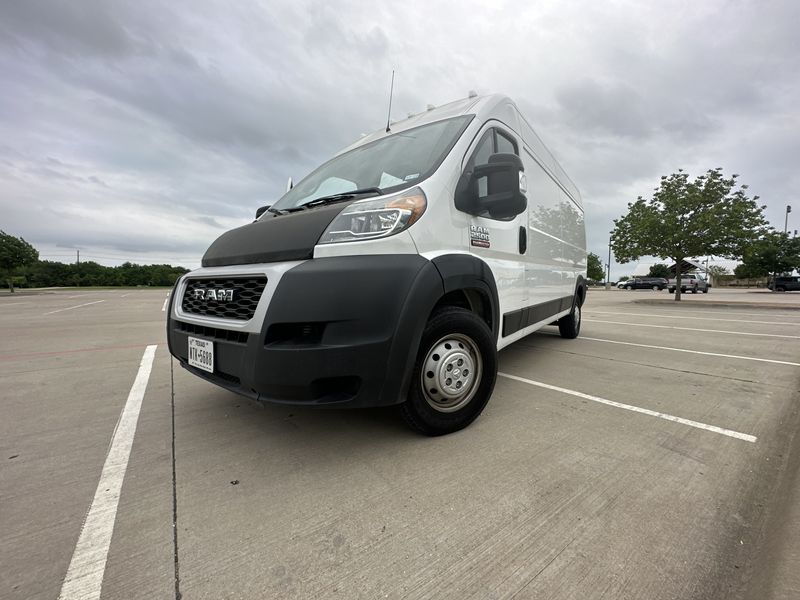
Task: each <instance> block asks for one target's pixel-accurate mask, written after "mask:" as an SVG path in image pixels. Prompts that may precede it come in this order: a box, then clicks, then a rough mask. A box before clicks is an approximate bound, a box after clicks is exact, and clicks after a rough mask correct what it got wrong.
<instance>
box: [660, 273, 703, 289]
mask: <svg viewBox="0 0 800 600" xmlns="http://www.w3.org/2000/svg"><path fill="white" fill-rule="evenodd" d="M676 286H677V280H676V279H670V280H669V283H668V284H667V290H668V291H669V293H670V294H674V293H675V288H676ZM709 287H711V286H709V285H708V282H707V281H706V280H705V279H703V278H702V277H700V275H698V274H697V273H682V274H681V293H684V292H692V293H693V294H696V293H697V292H703V293H704V294H707V293H708V288H709Z"/></svg>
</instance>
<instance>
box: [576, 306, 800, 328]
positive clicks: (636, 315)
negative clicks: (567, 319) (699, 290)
mask: <svg viewBox="0 0 800 600" xmlns="http://www.w3.org/2000/svg"><path fill="white" fill-rule="evenodd" d="M585 312H590V313H591V314H593V315H617V316H621V317H655V318H656V319H674V318H679V319H691V320H693V321H694V320H697V321H725V322H728V323H754V324H757V325H800V323H798V322H797V321H795V322H786V321H746V320H744V319H719V318H714V317H687V316H684V315H654V314H648V313H628V312H610V311H605V310H591V311H585Z"/></svg>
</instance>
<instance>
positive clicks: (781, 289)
mask: <svg viewBox="0 0 800 600" xmlns="http://www.w3.org/2000/svg"><path fill="white" fill-rule="evenodd" d="M775 291H776V292H785V291H786V288H784V287H777V288H775Z"/></svg>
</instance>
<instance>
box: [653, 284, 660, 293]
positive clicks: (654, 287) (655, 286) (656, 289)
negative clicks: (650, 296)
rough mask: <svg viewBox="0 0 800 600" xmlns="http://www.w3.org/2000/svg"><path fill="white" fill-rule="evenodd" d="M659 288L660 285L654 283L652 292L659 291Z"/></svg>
mask: <svg viewBox="0 0 800 600" xmlns="http://www.w3.org/2000/svg"><path fill="white" fill-rule="evenodd" d="M660 289H661V288H660V287H658V286H657V285H654V286H653V291H654V292H657V291H659V290H660Z"/></svg>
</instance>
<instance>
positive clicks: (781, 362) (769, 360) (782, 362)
mask: <svg viewBox="0 0 800 600" xmlns="http://www.w3.org/2000/svg"><path fill="white" fill-rule="evenodd" d="M579 339H581V340H588V341H590V342H604V343H606V344H621V345H623V346H636V347H637V348H652V349H653V350H671V351H673V352H686V353H688V354H702V355H703V356H718V357H720V358H733V359H736V360H752V361H756V362H765V363H772V364H775V365H788V366H790V367H800V363H796V362H791V361H788V360H777V359H774V358H758V357H755V356H739V355H737V354H721V353H719V352H704V351H701V350H689V349H688V348H673V347H672V346H654V345H652V344H636V343H634V342H621V341H619V340H606V339H603V338H593V337H586V336H583V335H582V336H580V338H579Z"/></svg>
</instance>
